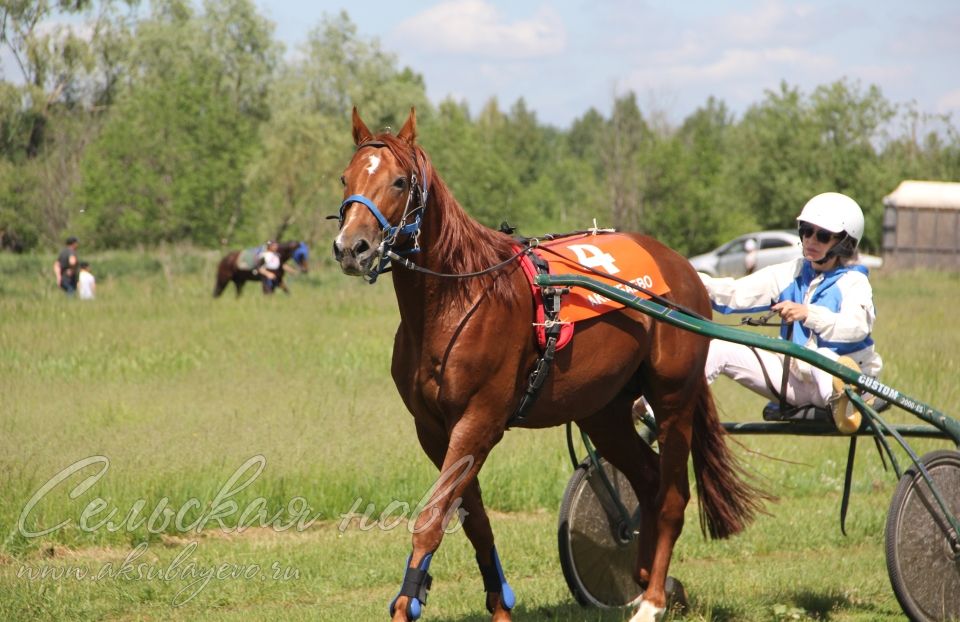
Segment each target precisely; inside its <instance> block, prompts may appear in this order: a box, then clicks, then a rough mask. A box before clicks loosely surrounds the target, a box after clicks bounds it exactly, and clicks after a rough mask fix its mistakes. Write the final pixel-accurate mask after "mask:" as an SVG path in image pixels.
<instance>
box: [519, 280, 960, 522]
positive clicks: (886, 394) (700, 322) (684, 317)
mask: <svg viewBox="0 0 960 622" xmlns="http://www.w3.org/2000/svg"><path fill="white" fill-rule="evenodd" d="M536 284H537V285H538V286H540V287H543V288H548V287H554V288H568V287H582V288H584V289H588V290H590V291H592V292H594V293H597V294H600V295H601V296H605V297H607V298H609V299H610V300H613V301H616V302H619V303H621V304H623V305H626V306H628V307H630V308H632V309H636V310H637V311H640V312H642V313H645V314H647V315H649V316H651V317H653V318H654V319H657V320H660V321H662V322H666V323H667V324H670V325H672V326H676V327H677V328H681V329H683V330H687V331H690V332H694V333H697V334H700V335H703V336H705V337H709V338H711V339H721V340H724V341H730V342H733V343H739V344H742V345H746V346H752V347H756V348H761V349H763V350H769V351H771V352H777V353H780V354H785V355H789V356H792V357H794V358H797V359H800V360H802V361H806V362H807V363H810V364H811V365H813V366H815V367H818V368H819V369H822V370H823V371H826V372H828V373H830V374H832V375H834V376H837V377H839V378H841V379H842V380H844V382H846V383H847V384H848V385H851V386H853V387H857V388H858V389H861V390H862V391H864V392H866V393H871V394H873V395H876V396H878V397H881V398H883V399H884V400H886V401H888V402H890V403H891V404H894V405H896V406H899V407H900V408H902V409H904V410H906V411H907V412H910V413H912V414H913V415H915V416H916V417H918V418H919V419H921V420H922V421H925V422H926V423H928V424H930V425H929V426H907V425H890V424H887V423H886V422H884V421H883V419H881V418H880V416H879V415H878V414H877V412H876V411H874V410H873V409H872V408H871V407H870V406H868V405H867V404H866V403H865V402H864V400H863V399H862V398H861V397H860V395H859V394H858V393H857V392H855V391H853V390H852V389H850V388H847V394H848V395H849V396H850V399H851V401H852V402H853V404H854V406H855V407H856V408H857V409H858V410H859V411H860V413H861V414H862V415H863V416H864V419H865V420H866V421H867V425H864V426H861V428H860V430H859V431H858V432H857V435H870V436H875V437H876V438H877V439H878V441H879V442H880V443H881V444H882V445H883V446H884V448H885V449H886V450H887V454H888V455H889V456H890V459H891V462H892V463H893V466H894V470H895V472H896V474H897V477H898V478H900V477H901V476H902V474H903V471H902V470H901V468H900V466H899V464H898V463H897V460H896V457H895V456H894V454H893V452H892V451H891V450H890V447H889V445H888V443H887V441H886V438H885V437H886V436H892V437H894V438H895V439H896V440H897V442H898V443H899V445H900V446H901V447H902V448H903V449H904V451H905V452H906V453H907V454H908V455H909V456H910V459H911V461H912V462H913V464H914V465H915V467H916V468H917V469H918V470H919V472H920V473H921V475H922V477H923V479H924V480H925V481H926V483H927V485H928V486H929V487H930V490H931V492H932V493H933V496H934V498H935V499H936V501H937V503H938V505H940V508H941V509H942V511H943V512H944V515H945V516H946V517H947V518H948V520H949V521H950V524H951V526H952V527H953V529H954V530H955V533H960V520H958V518H957V517H956V516H954V515H953V514H952V513H951V512H950V511H949V510H948V508H947V504H946V503H945V502H944V500H943V498H942V497H941V495H940V492H939V491H938V490H937V487H936V486H935V485H934V483H933V481H932V480H931V478H930V477H929V474H928V473H927V471H926V469H925V468H924V466H923V463H922V462H921V460H920V458H919V457H918V456H917V455H916V454H915V453H914V452H913V450H912V449H911V448H910V446H909V444H908V443H907V442H906V441H905V440H904V437H908V436H910V437H928V438H945V439H950V440H952V441H953V443H954V445H956V446H957V447H958V448H960V422H958V421H957V420H955V419H953V418H951V417H948V416H947V415H945V414H944V413H942V412H940V411H938V410H937V409H935V408H933V407H932V406H929V405H927V404H925V403H923V402H921V401H920V400H917V399H914V398H912V397H909V396H907V395H905V394H903V393H901V392H900V391H898V390H896V389H894V388H893V387H890V386H888V385H886V384H884V383H882V382H880V381H879V380H877V379H876V378H873V377H871V376H868V375H866V374H861V373H858V372H856V371H854V370H852V369H850V368H848V367H845V366H844V365H840V364H838V363H836V362H835V361H832V360H831V359H829V358H827V357H825V356H823V355H822V354H819V353H817V352H815V351H814V350H811V349H809V348H805V347H803V346H800V345H798V344H795V343H793V342H790V341H786V340H784V339H779V338H774V337H768V336H766V335H759V334H756V333H752V332H749V331H745V330H742V329H739V328H734V327H732V326H725V325H722V324H717V323H716V322H712V321H710V320H706V319H704V318H701V317H696V316H694V315H691V314H689V313H684V312H683V311H679V310H677V309H672V308H669V307H667V306H664V305H662V304H660V303H658V302H655V301H653V300H648V299H646V298H640V297H638V296H635V295H633V294H631V293H630V292H628V291H625V286H623V287H624V288H623V289H621V287H615V286H611V285H607V284H605V283H601V282H599V281H596V280H594V279H591V278H589V277H586V276H582V275H574V274H555V275H554V274H551V275H545V274H542V275H539V276H537V277H536ZM646 423H647V424H648V425H651V423H652V422H646ZM723 426H724V428H725V429H726V430H727V431H728V432H730V433H732V434H788V435H805V436H840V435H841V434H840V432H838V431H837V430H836V428H834V427H833V426H831V425H830V424H829V423H820V422H803V423H799V424H798V423H795V422H789V421H779V422H751V423H726V422H725V423H724V424H723ZM931 426H932V427H931ZM584 441H585V443H587V447H588V450H589V449H592V448H591V447H590V445H589V441H588V440H587V439H586V438H585V439H584ZM590 453H591V455H592V454H593V452H592V451H591V452H590Z"/></svg>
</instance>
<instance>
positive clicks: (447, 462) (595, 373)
mask: <svg viewBox="0 0 960 622" xmlns="http://www.w3.org/2000/svg"><path fill="white" fill-rule="evenodd" d="M353 138H354V142H355V144H356V146H357V148H356V153H355V154H354V156H353V158H352V160H351V161H350V163H349V165H348V166H347V168H346V170H345V171H344V173H343V177H342V181H343V184H344V202H343V204H342V205H341V209H340V231H339V234H338V235H337V238H336V240H335V242H334V255H335V257H336V259H337V261H338V262H339V263H340V267H341V269H342V270H343V272H345V273H346V274H348V275H353V276H363V277H365V278H368V279H369V280H373V279H374V278H375V276H376V274H377V273H379V271H380V270H382V269H384V268H385V267H386V264H387V263H388V262H387V261H386V260H385V259H384V257H385V256H386V257H390V258H392V259H394V260H393V261H392V269H393V285H394V289H395V291H396V296H397V303H398V305H399V308H400V327H399V329H398V330H397V334H396V339H395V341H394V349H393V365H392V375H393V379H394V382H395V383H396V386H397V388H398V389H399V391H400V395H401V397H402V398H403V401H404V404H405V405H406V407H407V408H408V409H409V410H410V412H411V413H412V414H413V418H414V425H415V427H416V431H417V437H418V439H419V441H420V444H421V446H422V447H423V449H424V451H425V452H426V453H427V455H428V456H429V457H430V459H431V461H433V463H434V464H435V465H436V466H437V467H438V468H439V469H440V470H441V476H440V479H439V480H438V485H437V486H435V487H434V489H433V490H432V492H431V496H430V499H429V501H428V504H427V506H426V507H425V508H424V510H423V511H422V512H421V513H420V514H419V516H418V518H417V521H416V526H415V529H414V530H413V531H414V535H413V552H412V553H411V555H410V558H409V560H408V563H407V570H406V574H405V576H404V581H403V587H402V588H401V590H400V593H399V594H398V597H397V598H396V599H395V600H394V602H393V603H392V605H391V610H392V614H393V619H394V620H408V619H415V618H417V617H418V616H419V615H420V613H421V605H422V604H423V602H422V601H423V599H424V596H425V593H426V591H425V587H426V586H427V585H428V584H429V578H428V576H429V575H428V574H427V568H428V566H429V563H430V560H431V558H432V556H433V554H434V552H435V551H436V550H437V548H438V547H439V546H440V541H441V539H442V537H443V535H444V526H445V525H446V521H447V520H448V519H449V517H450V516H451V511H455V510H457V508H458V506H460V507H462V509H463V510H466V514H465V517H464V518H463V528H464V531H465V532H466V535H467V537H468V538H469V539H470V542H471V544H472V545H473V547H474V549H475V550H476V553H477V562H478V565H479V566H480V573H481V576H482V577H483V584H484V589H485V591H486V593H487V600H486V604H487V608H488V610H489V611H491V612H492V614H493V620H495V621H504V620H510V619H511V617H510V609H511V608H512V607H513V605H514V596H513V593H512V590H511V589H510V587H509V585H508V584H507V581H506V578H505V577H504V573H503V569H502V566H501V564H500V561H499V558H498V556H497V552H496V549H495V547H494V537H493V531H492V530H491V527H490V521H489V519H488V517H487V514H486V512H485V510H484V507H483V502H482V500H481V495H480V485H479V483H478V480H477V474H478V473H479V471H480V468H481V467H482V466H483V463H484V460H485V459H486V458H487V456H488V455H489V453H490V451H491V450H492V449H493V447H494V445H496V444H497V442H498V441H499V440H500V439H501V438H502V437H503V434H504V431H505V429H506V426H507V425H508V422H509V419H510V418H511V414H512V413H514V411H515V410H516V409H517V405H518V403H519V401H520V400H521V397H522V395H523V394H524V391H525V388H526V385H527V378H528V375H529V373H530V371H531V369H532V367H533V366H534V364H535V362H536V361H537V359H538V350H537V344H536V340H535V338H534V331H533V328H532V326H531V322H532V321H534V320H533V318H534V317H535V316H534V308H533V298H532V295H531V292H530V285H529V284H528V282H527V280H526V277H525V276H524V274H523V272H522V270H521V268H520V265H519V262H517V261H512V262H511V261H509V260H510V258H511V257H512V256H514V254H515V250H516V248H515V247H514V246H513V240H512V239H511V238H510V237H509V236H507V235H505V234H502V233H499V232H496V231H493V230H490V229H487V228H485V227H484V226H482V225H480V224H479V223H477V222H476V221H474V220H472V219H471V218H470V217H469V216H468V215H467V214H466V212H464V210H463V209H462V208H461V207H460V205H459V204H458V203H457V202H456V200H455V199H454V198H453V196H452V195H451V193H450V191H449V189H448V188H447V186H446V185H445V184H444V182H443V180H442V179H441V178H440V176H439V175H438V174H437V173H436V172H435V171H434V170H433V168H432V166H431V164H430V160H429V159H428V157H427V154H426V153H425V152H424V151H423V149H422V148H421V147H420V146H419V145H417V144H416V142H415V139H416V117H415V114H414V111H413V110H411V113H410V116H409V118H408V119H407V121H406V123H405V124H404V126H403V128H402V129H401V130H400V132H399V133H398V134H397V135H396V136H394V135H392V134H389V133H382V134H378V135H376V136H374V135H372V134H371V132H370V130H368V129H367V127H366V125H364V123H363V121H362V120H361V119H360V117H359V115H358V114H357V111H356V109H354V112H353ZM633 237H635V239H636V240H637V241H638V242H639V243H640V244H641V245H642V246H643V247H644V248H645V249H646V250H647V251H648V252H649V253H650V254H651V255H652V256H653V257H654V258H655V260H656V262H657V264H658V265H659V267H660V270H661V273H662V275H663V277H664V279H665V280H666V282H667V285H668V286H669V288H670V294H669V295H668V297H669V298H670V299H672V300H673V301H675V302H676V303H679V304H681V305H684V306H686V307H688V308H691V309H694V310H696V311H697V312H699V313H701V314H704V315H709V314H710V303H709V300H708V298H707V294H706V292H705V291H704V289H703V286H702V285H701V282H700V279H699V278H698V277H697V274H696V273H695V272H694V270H693V268H692V267H691V266H690V264H689V262H688V261H687V260H686V259H684V258H683V257H682V256H680V255H679V254H677V253H675V252H674V251H672V250H670V249H669V248H667V247H665V246H663V245H662V244H660V243H659V242H657V241H656V240H654V239H652V238H649V237H646V236H640V235H635V236H633ZM417 249H419V252H412V251H416V250H417ZM390 250H392V251H393V252H394V253H396V255H392V256H391V255H387V251H390ZM401 255H403V256H405V258H406V259H407V260H408V261H412V262H413V264H415V266H416V269H412V268H410V267H409V266H404V265H403V263H402V262H399V261H396V257H397V256H401ZM501 262H506V264H505V265H504V267H502V268H501V269H499V270H496V271H492V272H490V273H488V274H486V275H483V276H479V277H476V278H463V279H444V278H437V277H435V276H432V275H429V274H426V273H424V272H423V270H431V271H433V272H436V273H449V274H466V273H471V272H478V271H481V270H483V269H485V268H489V267H491V266H495V265H497V264H499V263H501ZM707 346H708V340H707V339H706V338H704V337H702V336H699V335H695V334H693V333H690V332H685V331H683V330H680V329H678V328H674V327H671V326H668V325H666V324H658V323H657V322H655V321H654V320H652V319H651V318H650V317H648V316H646V315H644V314H642V313H640V312H638V311H635V310H632V309H629V308H625V309H622V310H620V311H616V312H611V313H607V314H605V315H603V316H601V317H600V318H597V319H594V320H589V321H586V322H584V323H582V324H578V325H577V330H576V333H575V336H574V338H573V341H572V343H571V344H570V345H568V346H567V347H566V348H564V349H563V350H561V351H560V352H558V353H557V356H556V360H555V362H554V365H553V369H552V371H551V372H550V375H549V376H548V377H547V380H546V382H545V384H544V385H543V387H542V389H541V391H540V394H539V396H538V398H537V400H536V402H535V403H534V405H533V407H532V408H531V409H530V410H529V411H528V414H527V416H526V419H525V420H524V422H523V426H524V427H531V428H545V427H549V426H557V425H561V424H563V423H566V422H568V421H571V420H572V421H576V422H577V424H578V425H579V426H580V427H581V428H582V429H583V430H584V431H585V432H586V433H587V434H588V435H589V436H590V438H591V440H592V441H593V443H594V444H595V445H596V446H597V448H598V449H599V451H600V453H602V455H603V456H604V457H605V458H606V459H607V460H609V461H610V462H611V463H612V464H613V465H614V466H616V467H617V468H618V469H619V470H620V471H622V472H623V473H624V474H625V475H626V477H627V478H628V479H629V481H630V483H631V485H632V486H633V488H634V489H635V490H636V493H637V498H638V499H639V500H640V504H641V511H642V514H643V516H642V523H641V524H642V526H643V527H642V530H641V534H640V536H639V537H640V539H641V541H640V547H639V549H640V555H639V559H638V560H637V566H636V573H635V578H636V580H637V582H638V583H639V584H640V585H641V586H642V587H644V588H645V592H644V594H643V599H642V601H641V603H640V606H639V608H638V609H637V612H636V614H635V615H634V617H633V620H638V621H639V620H643V621H652V620H654V619H655V618H656V617H658V616H660V615H661V614H662V612H663V611H664V608H665V607H666V604H667V595H666V593H665V589H664V583H665V580H666V578H667V571H668V568H669V565H670V557H671V555H672V553H673V548H674V544H675V542H676V540H677V538H678V537H679V535H680V531H681V529H682V528H683V522H684V510H685V508H686V506H687V502H688V500H689V498H690V489H689V482H688V478H687V460H688V457H689V455H690V454H691V452H692V454H693V461H694V473H695V478H696V481H697V485H698V489H699V494H700V500H701V516H702V523H703V524H702V525H701V527H703V528H704V529H706V530H707V531H708V532H709V533H710V535H711V536H713V537H718V538H724V537H727V536H730V535H732V534H735V533H737V532H739V531H740V530H741V529H743V528H744V527H745V526H746V524H747V523H749V522H750V520H751V519H752V517H753V515H754V514H755V513H756V512H757V511H758V510H760V509H761V506H760V503H761V502H760V499H762V493H759V492H758V491H757V490H756V489H754V488H753V487H751V486H750V485H748V484H746V483H745V482H744V481H743V479H742V477H741V471H740V470H739V467H737V465H736V463H735V460H734V457H733V455H732V454H731V453H730V452H729V450H728V449H727V447H726V444H725V442H724V438H723V435H724V431H723V429H722V427H721V425H720V422H719V420H718V418H717V414H716V411H715V407H714V403H713V398H712V396H711V394H710V390H709V388H708V386H707V383H706V380H705V378H704V374H703V366H704V361H705V359H706V355H707ZM641 394H642V395H643V396H645V397H646V398H647V400H648V401H649V403H650V404H651V405H652V407H653V410H654V412H656V413H657V424H658V427H659V431H658V438H657V441H658V443H659V448H660V451H659V455H658V454H657V453H655V452H654V451H653V450H652V449H651V447H650V446H648V445H647V444H646V443H644V442H643V441H642V440H641V438H640V436H639V435H638V434H637V431H636V429H635V428H634V424H633V420H632V418H631V407H632V405H633V402H634V400H636V399H637V398H638V397H639V396H640V395H641ZM461 504H462V505H461Z"/></svg>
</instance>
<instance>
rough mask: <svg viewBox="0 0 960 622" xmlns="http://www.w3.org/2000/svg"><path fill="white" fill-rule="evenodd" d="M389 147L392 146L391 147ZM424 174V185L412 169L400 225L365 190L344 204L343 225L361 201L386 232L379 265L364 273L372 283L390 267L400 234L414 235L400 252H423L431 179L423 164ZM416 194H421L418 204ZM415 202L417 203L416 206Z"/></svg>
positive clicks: (375, 143)
mask: <svg viewBox="0 0 960 622" xmlns="http://www.w3.org/2000/svg"><path fill="white" fill-rule="evenodd" d="M364 147H387V145H386V143H382V142H379V141H370V142H365V143H363V144H361V145H358V146H357V151H359V150H360V149H363V148H364ZM387 148H388V149H389V147H387ZM416 161H417V157H416V153H414V162H416ZM420 177H421V181H422V185H418V183H417V174H416V172H411V173H410V179H409V182H410V190H409V192H408V194H407V203H406V205H405V206H404V208H403V215H402V216H401V217H400V223H399V224H397V225H391V224H390V221H388V220H387V218H386V217H385V216H384V215H383V213H382V212H381V211H380V209H379V208H378V207H377V204H376V203H374V202H373V201H371V200H370V199H368V198H367V197H365V196H363V195H362V194H351V195H350V196H348V197H347V198H346V199H344V200H343V203H341V204H340V228H343V217H344V214H345V212H346V210H347V208H348V207H350V206H351V205H352V204H354V203H359V204H361V205H363V206H364V207H366V208H367V209H368V210H370V213H371V214H373V216H374V218H376V219H377V223H379V225H380V231H381V232H382V233H383V238H382V239H381V241H380V246H379V247H378V248H377V254H378V255H379V256H380V259H379V261H378V262H377V265H376V266H375V267H374V268H373V269H371V270H370V272H368V273H367V274H366V275H365V276H364V278H365V279H366V280H367V282H368V283H370V284H371V285H372V284H373V283H375V282H376V280H377V277H378V276H380V274H381V273H383V272H385V271H386V269H387V265H388V264H389V263H390V257H389V252H390V251H392V250H393V246H394V245H395V244H396V243H397V238H398V237H400V236H401V235H406V236H412V237H413V247H412V248H409V249H406V250H401V251H395V252H396V254H397V255H410V254H413V253H419V252H420V242H419V238H420V224H421V222H422V221H423V210H424V208H425V207H426V206H427V180H426V175H424V173H423V168H422V167H421V170H420ZM414 194H417V195H419V196H418V197H417V200H416V204H415V205H414ZM411 205H413V208H412V209H411ZM410 217H413V220H412V221H411V222H409V223H407V222H406V220H407V218H410Z"/></svg>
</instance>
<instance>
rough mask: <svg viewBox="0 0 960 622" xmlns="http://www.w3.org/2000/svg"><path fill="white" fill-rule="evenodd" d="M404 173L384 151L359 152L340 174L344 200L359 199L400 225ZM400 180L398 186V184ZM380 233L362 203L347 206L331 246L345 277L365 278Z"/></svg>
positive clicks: (370, 265)
mask: <svg viewBox="0 0 960 622" xmlns="http://www.w3.org/2000/svg"><path fill="white" fill-rule="evenodd" d="M406 177H407V175H406V171H404V170H403V168H402V167H401V166H400V165H399V163H398V162H397V159H396V157H395V156H394V155H393V154H392V153H391V152H390V150H389V149H386V148H373V147H366V148H361V149H360V150H359V151H357V153H356V154H355V155H354V158H353V160H352V161H351V162H350V164H349V165H347V168H346V170H344V172H343V182H344V188H343V190H344V199H346V198H347V197H348V196H350V195H360V196H363V197H365V198H366V199H368V200H369V201H371V202H372V203H373V204H374V205H376V206H377V209H378V210H380V213H381V214H383V217H384V218H385V219H386V220H387V221H388V222H389V223H391V224H396V223H398V222H399V221H400V217H401V214H402V213H403V208H404V205H405V201H406V197H407V184H405V183H402V182H403V181H404V180H405V179H406ZM398 179H399V180H400V183H399V184H398V181H397V180H398ZM382 239H383V230H382V228H381V226H380V223H379V222H378V220H377V218H376V217H375V216H374V215H373V214H372V213H371V211H370V210H369V209H368V208H367V207H366V206H365V205H363V204H361V203H352V204H351V205H349V206H347V208H346V210H345V212H344V214H343V222H342V223H341V226H340V232H339V234H338V235H337V238H336V239H335V240H334V243H333V253H334V258H335V259H336V260H337V262H338V263H339V264H340V269H341V270H343V272H344V273H345V274H349V275H351V276H360V275H363V274H367V273H368V272H369V271H370V269H371V267H372V266H373V263H374V262H375V261H377V260H378V249H379V246H380V242H381V240H382Z"/></svg>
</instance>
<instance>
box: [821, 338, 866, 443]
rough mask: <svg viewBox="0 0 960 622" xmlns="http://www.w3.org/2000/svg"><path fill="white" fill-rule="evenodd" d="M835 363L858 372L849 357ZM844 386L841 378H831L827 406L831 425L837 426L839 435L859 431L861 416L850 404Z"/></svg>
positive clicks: (857, 367) (854, 363)
mask: <svg viewBox="0 0 960 622" xmlns="http://www.w3.org/2000/svg"><path fill="white" fill-rule="evenodd" d="M837 363H840V364H841V365H844V366H845V367H849V368H850V369H852V370H854V371H857V372H859V371H860V366H859V365H857V363H856V361H854V360H853V359H852V358H850V357H849V356H841V357H840V358H838V359H837ZM846 386H847V385H846V384H845V383H844V382H843V379H842V378H839V377H837V376H834V377H833V394H832V395H831V396H830V400H829V401H828V405H829V406H830V410H831V411H832V412H833V423H834V424H835V425H836V426H837V430H839V431H840V433H841V434H853V433H854V432H856V431H857V430H859V429H860V420H861V416H860V411H859V410H857V409H856V408H855V407H854V406H853V405H852V404H851V403H850V398H849V397H847V392H846Z"/></svg>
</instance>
